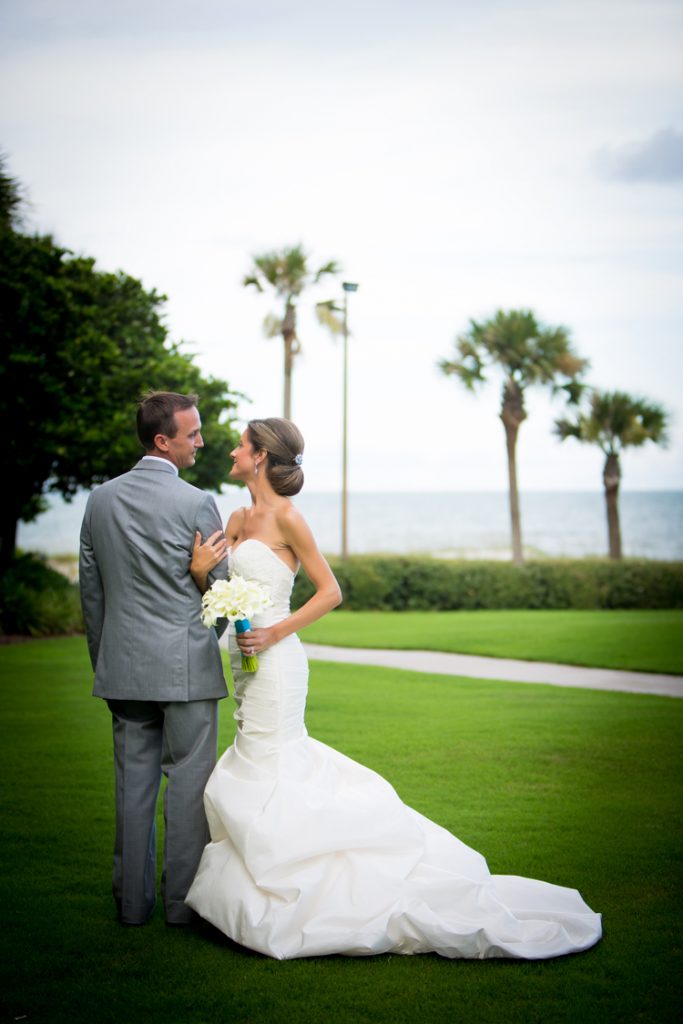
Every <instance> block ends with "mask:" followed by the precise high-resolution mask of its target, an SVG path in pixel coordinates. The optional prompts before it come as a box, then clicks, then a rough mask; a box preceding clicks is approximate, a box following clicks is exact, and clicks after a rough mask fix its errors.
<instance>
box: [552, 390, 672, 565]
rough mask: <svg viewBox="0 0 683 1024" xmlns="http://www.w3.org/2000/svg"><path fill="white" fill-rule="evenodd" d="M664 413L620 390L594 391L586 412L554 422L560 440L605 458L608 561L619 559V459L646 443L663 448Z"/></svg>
mask: <svg viewBox="0 0 683 1024" xmlns="http://www.w3.org/2000/svg"><path fill="white" fill-rule="evenodd" d="M667 420H668V416H667V413H666V411H665V410H664V408H663V407H662V406H661V405H658V404H657V403H656V402H648V401H646V400H645V399H643V398H634V397H633V396H632V395H627V394H625V393H624V392H623V391H596V390H594V391H593V392H592V394H591V398H590V407H589V408H588V410H587V411H586V412H582V411H578V412H577V414H576V416H575V418H574V419H573V420H568V419H560V420H556V422H555V432H556V434H557V435H558V436H559V438H560V440H562V441H564V440H565V438H567V437H575V438H576V440H577V441H582V442H585V443H587V444H596V445H597V446H598V447H599V448H600V449H601V450H602V452H603V453H604V455H605V466H604V469H603V471H602V481H603V484H604V487H605V503H606V506H607V534H608V538H609V556H610V558H621V527H620V524H619V484H620V481H621V465H620V461H619V457H620V455H621V453H622V451H623V450H624V448H639V447H640V446H641V445H643V444H645V442H646V441H653V442H654V443H655V444H661V445H665V444H666V442H667V436H666V431H667V425H668V424H667Z"/></svg>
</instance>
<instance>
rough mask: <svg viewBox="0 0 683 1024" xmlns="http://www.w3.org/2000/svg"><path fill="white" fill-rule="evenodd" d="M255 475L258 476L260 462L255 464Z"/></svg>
mask: <svg viewBox="0 0 683 1024" xmlns="http://www.w3.org/2000/svg"><path fill="white" fill-rule="evenodd" d="M254 476H258V462H257V463H256V465H255V466H254Z"/></svg>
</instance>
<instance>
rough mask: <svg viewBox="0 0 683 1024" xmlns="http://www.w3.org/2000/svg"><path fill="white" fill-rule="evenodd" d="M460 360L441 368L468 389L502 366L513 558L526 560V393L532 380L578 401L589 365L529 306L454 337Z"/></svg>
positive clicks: (563, 330)
mask: <svg viewBox="0 0 683 1024" xmlns="http://www.w3.org/2000/svg"><path fill="white" fill-rule="evenodd" d="M456 349H457V358H456V359H453V360H451V359H441V360H440V361H439V364H438V365H439V368H440V369H441V371H442V372H443V373H445V374H446V375H447V376H450V375H453V374H454V375H455V376H456V377H459V378H460V380H461V381H462V382H463V384H465V386H466V387H467V388H469V389H470V390H474V387H475V385H477V384H481V383H484V382H485V381H486V379H487V378H486V376H485V374H484V371H485V370H488V369H490V368H491V367H494V366H498V367H499V368H500V369H501V370H502V371H503V374H504V380H503V400H502V406H501V412H500V418H501V419H502V421H503V426H504V428H505V440H506V444H507V456H508V478H509V485H510V486H509V498H510V520H511V526H512V558H513V561H514V562H515V564H516V565H521V564H522V562H523V560H524V559H523V554H522V530H521V524H520V515H519V493H518V489H517V462H516V446H517V435H518V433H519V428H520V426H521V425H522V423H523V422H524V420H525V419H526V415H527V414H526V410H525V408H524V392H525V390H526V388H527V387H529V386H530V385H532V384H547V385H550V387H551V388H552V390H553V392H557V391H559V390H561V389H562V390H564V391H565V392H566V393H567V395H568V397H569V400H570V401H572V402H575V401H577V400H578V398H579V397H580V394H581V390H582V385H581V384H580V382H579V380H578V378H579V376H580V375H581V374H582V373H583V371H584V370H585V369H586V367H587V365H588V363H587V361H586V360H585V359H580V358H579V356H577V355H576V353H575V352H574V351H573V349H572V347H571V344H570V341H569V333H568V331H567V330H566V328H564V327H544V326H542V325H541V324H539V323H538V321H537V320H536V317H535V316H534V314H533V313H531V312H530V311H529V310H510V312H507V313H506V312H504V311H503V310H498V312H497V313H496V314H495V316H494V317H492V319H490V320H485V321H483V322H481V323H477V322H476V321H475V320H471V321H470V329H469V331H468V332H467V333H466V334H461V335H460V336H459V337H458V339H457V341H456Z"/></svg>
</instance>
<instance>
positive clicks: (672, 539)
mask: <svg viewBox="0 0 683 1024" xmlns="http://www.w3.org/2000/svg"><path fill="white" fill-rule="evenodd" d="M86 500H87V493H86V492H83V493H81V494H78V495H77V496H76V498H75V499H74V501H73V502H72V503H67V502H65V501H63V500H62V499H61V498H57V497H54V498H52V499H51V506H50V509H49V510H48V511H47V512H45V513H44V514H43V515H42V516H40V517H39V518H38V519H37V520H36V521H35V522H33V523H23V524H20V527H19V533H18V544H19V547H21V548H23V549H24V550H31V551H42V552H44V553H45V554H47V555H62V554H64V555H68V554H75V553H76V552H77V551H78V535H79V530H80V523H81V519H82V517H83V510H84V508H85V503H86ZM294 500H295V503H296V505H297V506H298V507H299V508H300V509H301V511H302V513H303V514H304V516H305V517H306V519H307V520H308V522H309V524H310V526H311V528H312V530H313V532H314V534H315V536H316V538H317V540H318V544H319V546H320V548H321V550H322V551H324V552H325V553H327V554H336V553H338V552H339V549H340V535H341V503H340V498H339V495H337V494H327V493H326V494H322V493H319V494H314V493H312V494H307V493H303V494H301V495H298V496H297V498H295V499H294ZM217 502H218V506H219V509H220V512H221V516H222V518H223V519H224V520H226V519H227V517H228V515H229V514H230V512H231V511H233V509H235V508H238V507H239V506H240V505H244V504H245V503H247V502H248V494H247V492H246V491H244V490H242V489H238V488H232V487H231V488H228V490H227V492H226V493H225V494H221V495H218V497H217ZM520 502H521V510H522V538H523V543H524V547H525V550H526V552H527V554H528V555H536V556H548V557H552V556H564V557H577V558H579V557H584V556H588V555H605V554H606V553H607V524H606V514H605V501H604V497H603V495H602V494H601V493H599V492H590V493H589V492H557V491H555V492H543V493H541V492H528V493H524V494H522V495H521V496H520ZM619 504H620V512H621V530H622V542H623V548H624V554H625V555H626V556H632V557H644V558H653V559H665V560H683V491H634V492H628V491H626V492H624V493H623V494H622V495H621V497H620V503H619ZM348 536H349V551H350V553H351V554H367V553H370V552H394V553H396V554H408V553H431V554H434V555H438V556H441V557H448V556H452V557H455V558H501V559H505V558H509V557H510V525H509V510H508V498H507V493H504V492H500V493H498V492H462V493H449V494H416V493H405V494H387V493H382V494H379V493H378V494H351V495H350V496H349V525H348Z"/></svg>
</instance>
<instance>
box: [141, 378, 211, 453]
mask: <svg viewBox="0 0 683 1024" xmlns="http://www.w3.org/2000/svg"><path fill="white" fill-rule="evenodd" d="M198 403H199V398H198V396H197V395H177V394H176V393H175V391H150V392H148V394H146V395H143V396H142V398H141V399H140V402H139V404H138V414H137V431H138V438H139V439H140V444H141V445H142V447H143V448H144V449H145V450H146V451H150V450H151V449H152V448H153V447H154V438H155V437H156V435H157V434H164V435H165V436H166V437H175V436H176V434H177V433H178V427H177V425H176V421H175V414H176V413H177V412H178V411H179V410H181V409H192V408H193V407H194V406H196V405H198Z"/></svg>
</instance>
